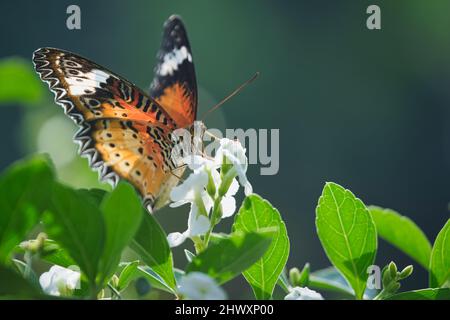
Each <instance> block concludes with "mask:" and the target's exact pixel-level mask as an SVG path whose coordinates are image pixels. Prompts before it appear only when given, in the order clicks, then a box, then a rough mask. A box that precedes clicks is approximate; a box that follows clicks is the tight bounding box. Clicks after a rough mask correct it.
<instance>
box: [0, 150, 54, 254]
mask: <svg viewBox="0 0 450 320" xmlns="http://www.w3.org/2000/svg"><path fill="white" fill-rule="evenodd" d="M53 179H54V176H53V170H52V168H51V166H50V164H49V161H48V159H47V158H46V157H44V156H35V157H33V158H30V159H27V160H23V161H18V162H16V163H14V164H13V165H12V166H10V167H9V168H8V169H7V170H6V171H5V172H4V173H3V174H2V176H1V177H0V194H1V197H0V213H1V214H0V263H6V262H7V261H8V258H9V256H10V254H11V251H12V250H13V249H14V248H15V247H16V245H17V244H19V243H20V242H21V241H22V240H23V239H24V238H25V236H26V235H27V233H28V232H29V231H30V230H31V228H33V227H34V226H35V225H36V224H37V222H38V219H39V217H40V215H41V213H42V211H43V210H44V209H45V208H46V207H47V206H48V204H49V201H50V195H51V190H52V184H53Z"/></svg>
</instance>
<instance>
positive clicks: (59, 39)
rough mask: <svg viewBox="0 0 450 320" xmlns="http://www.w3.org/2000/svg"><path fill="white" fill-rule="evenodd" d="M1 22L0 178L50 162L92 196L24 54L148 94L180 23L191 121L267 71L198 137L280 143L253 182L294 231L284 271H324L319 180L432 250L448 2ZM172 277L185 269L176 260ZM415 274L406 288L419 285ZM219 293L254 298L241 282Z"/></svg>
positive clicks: (14, 11) (51, 7) (96, 14)
mask: <svg viewBox="0 0 450 320" xmlns="http://www.w3.org/2000/svg"><path fill="white" fill-rule="evenodd" d="M70 4H78V5H79V6H80V7H81V26H82V29H81V30H74V31H71V30H68V29H67V28H66V18H67V14H66V8H67V6H68V5H70ZM370 4H378V5H379V6H380V7H381V19H382V30H376V31H371V30H368V29H367V28H366V18H367V16H368V15H367V14H366V8H367V6H368V5H370ZM0 12H1V20H0V26H1V27H0V35H1V37H0V40H1V50H0V58H1V59H2V60H0V70H1V71H0V97H2V101H3V102H2V103H1V105H0V107H1V109H0V110H1V117H0V134H1V136H2V137H3V140H2V141H3V142H2V144H1V145H2V149H1V153H0V169H3V168H5V167H6V166H7V165H9V164H10V163H11V162H13V161H14V160H16V159H18V158H20V157H22V156H24V155H26V154H29V153H31V152H35V151H39V152H49V153H50V154H51V156H52V158H53V160H54V161H55V165H56V167H57V169H58V174H59V176H60V177H61V179H62V180H64V181H65V182H67V183H70V184H72V185H76V186H95V185H97V184H98V182H97V179H96V174H94V173H92V172H91V171H90V170H89V169H88V166H87V162H86V161H85V160H84V159H80V158H79V157H78V156H76V150H77V146H76V145H75V144H74V143H72V141H71V138H72V136H73V134H74V132H75V130H76V128H75V126H74V125H73V123H72V122H71V120H69V119H68V118H66V117H65V116H64V114H63V111H62V109H61V108H59V107H58V106H56V105H55V104H54V103H53V102H52V95H51V94H50V93H49V92H48V90H47V89H46V88H45V87H44V86H43V85H42V84H40V82H39V81H38V80H37V79H38V78H37V76H35V75H34V73H33V74H31V73H29V71H30V70H31V55H32V52H33V51H34V50H35V49H36V48H39V47H43V46H52V47H57V48H62V49H66V50H69V51H74V52H76V53H79V54H81V55H83V56H86V57H88V58H90V59H92V60H94V61H96V62H97V63H99V64H101V65H104V66H106V67H108V68H109V69H112V70H114V71H115V72H116V73H118V74H121V75H123V76H124V77H126V78H127V79H129V80H131V81H132V82H134V83H136V84H137V85H138V86H140V87H141V88H148V85H149V83H150V82H151V79H152V76H153V74H152V73H153V71H152V70H153V67H154V63H155V55H156V52H157V50H158V47H159V45H160V41H161V32H162V24H163V22H164V21H165V19H166V18H167V17H169V16H170V15H171V14H174V13H177V14H180V15H181V16H182V17H183V19H184V22H185V24H186V27H187V30H188V34H189V38H190V42H191V46H192V50H193V55H194V61H195V64H196V70H197V79H198V82H199V86H200V113H202V112H203V111H204V110H207V109H208V108H210V107H211V106H212V105H213V104H214V103H215V102H217V101H218V100H220V99H221V98H223V97H224V96H225V95H226V94H228V93H229V92H230V91H231V90H232V89H234V88H235V87H236V86H237V85H239V84H240V83H241V82H243V81H244V80H245V79H247V78H248V77H249V76H251V75H252V74H253V73H254V72H255V71H260V72H261V77H260V78H259V79H258V80H257V81H256V82H255V83H254V84H252V85H251V86H250V87H248V88H247V89H246V90H244V91H243V92H242V93H241V94H239V96H237V97H235V98H233V99H232V100H231V101H230V102H228V103H227V104H226V106H225V107H223V108H221V110H220V111H218V112H215V113H214V114H213V115H212V116H210V117H209V118H208V119H207V121H206V125H207V126H209V127H219V128H225V127H227V128H244V129H246V128H269V129H270V128H279V129H280V171H279V173H278V174H277V175H274V176H260V175H259V167H258V166H257V165H253V166H251V168H250V173H249V176H250V179H251V181H252V183H253V186H254V190H255V192H257V193H259V194H261V195H262V196H263V197H265V198H267V199H269V200H270V201H271V202H272V204H273V205H274V206H275V207H277V208H278V209H279V210H280V212H281V213H282V215H283V217H284V220H285V221H286V223H287V228H288V232H289V236H290V240H291V256H290V259H289V261H288V266H289V267H293V266H299V267H300V266H302V265H303V264H304V263H305V262H307V261H309V262H311V264H312V268H313V269H318V268H322V267H326V266H328V265H329V262H328V260H327V258H326V256H325V254H324V252H323V250H322V248H321V246H320V243H319V240H318V238H317V236H316V232H315V225H314V218H315V213H314V209H315V206H316V203H317V199H318V197H319V195H320V193H321V190H322V187H323V185H324V182H325V181H334V182H337V183H339V184H341V185H343V186H345V187H347V188H349V189H350V190H352V191H353V192H354V193H355V194H356V195H357V196H359V197H360V198H361V199H362V200H363V201H364V202H365V203H366V204H376V205H379V206H384V207H389V208H393V209H395V210H397V211H399V212H400V213H402V214H404V215H407V216H409V217H410V218H412V219H413V220H414V221H416V223H417V224H418V225H419V226H421V227H422V228H423V230H424V231H425V233H426V234H427V236H428V237H429V239H430V241H434V238H435V236H436V234H437V232H438V230H439V229H440V228H441V227H442V225H443V224H444V223H445V221H446V220H447V219H448V203H449V200H450V170H449V169H450V168H449V165H450V109H449V108H450V90H449V88H450V31H449V30H450V19H449V17H448V13H449V12H450V2H449V1H445V0H443V1H438V0H435V1H433V2H427V1H420V0H416V1H406V0H404V1H370V2H369V1H324V0H320V1H293V0H292V1H237V0H233V1H231V0H227V1H206V0H203V1H198V0H196V1H183V0H172V1H163V0H160V1H118V0H116V1H106V0H102V1H31V0H30V1H25V0H15V1H2V2H1V3H0ZM11 57H15V58H14V59H12V60H11ZM20 58H23V59H25V60H20ZM20 70H22V72H20ZM19 74H20V76H19ZM241 198H242V196H241ZM187 212H188V208H187V207H184V208H181V209H177V210H174V209H167V208H166V209H163V210H161V211H160V212H158V214H157V218H158V219H159V220H160V221H161V223H162V224H163V226H164V227H165V229H166V230H167V231H168V232H172V231H183V230H184V229H185V228H186V221H187ZM229 226H230V221H225V223H224V224H223V225H222V230H224V231H225V230H229ZM185 247H188V246H185ZM379 247H380V249H379V251H378V256H377V260H376V261H377V264H380V265H384V264H386V263H387V262H389V261H390V260H391V259H394V260H395V261H396V262H397V263H398V264H399V265H400V266H404V265H406V264H410V263H413V262H412V260H411V259H409V258H408V257H406V256H404V255H403V254H401V253H400V252H399V251H397V250H396V249H394V248H392V247H390V246H388V245H387V244H385V243H384V242H383V241H380V244H379ZM225 254H226V253H225ZM175 263H176V265H177V266H183V265H184V264H185V263H186V261H185V258H184V255H183V250H182V249H181V248H177V249H176V250H175ZM415 266H416V269H415V276H413V277H411V278H408V279H407V280H406V281H405V282H404V284H405V288H406V289H412V288H420V287H426V285H427V275H426V272H425V271H424V270H422V269H421V268H420V266H418V265H415ZM244 287H245V290H243V288H244ZM226 290H227V292H228V293H229V295H230V296H231V297H234V298H250V297H251V291H250V288H249V287H248V285H247V284H246V283H245V282H244V281H243V280H242V279H237V280H235V281H233V282H232V283H231V284H230V285H227V286H226Z"/></svg>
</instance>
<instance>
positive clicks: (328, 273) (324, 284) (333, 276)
mask: <svg viewBox="0 0 450 320" xmlns="http://www.w3.org/2000/svg"><path fill="white" fill-rule="evenodd" d="M308 285H309V287H310V288H314V289H320V290H328V291H333V292H338V293H343V294H347V295H350V296H354V295H355V291H354V290H353V289H352V288H351V287H350V286H349V284H348V282H347V280H345V278H344V277H343V276H342V275H341V274H340V273H339V271H337V270H336V268H335V267H328V268H325V269H321V270H317V271H314V272H313V273H311V274H310V276H309V284H308Z"/></svg>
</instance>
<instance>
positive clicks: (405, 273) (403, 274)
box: [399, 265, 414, 279]
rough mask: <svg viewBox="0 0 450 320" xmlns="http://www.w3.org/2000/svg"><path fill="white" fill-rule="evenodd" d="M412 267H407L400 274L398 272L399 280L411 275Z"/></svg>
mask: <svg viewBox="0 0 450 320" xmlns="http://www.w3.org/2000/svg"><path fill="white" fill-rule="evenodd" d="M413 270H414V267H413V266H412V265H409V266H407V267H406V268H405V269H403V270H402V272H400V276H399V277H400V279H405V278H407V277H409V276H410V275H411V273H412V272H413Z"/></svg>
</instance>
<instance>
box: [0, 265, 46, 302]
mask: <svg viewBox="0 0 450 320" xmlns="http://www.w3.org/2000/svg"><path fill="white" fill-rule="evenodd" d="M0 283H1V285H0V298H2V299H5V298H9V299H35V298H39V297H40V296H41V292H40V290H39V289H38V288H36V287H35V286H33V285H31V284H30V283H29V282H28V281H26V280H25V279H24V278H23V277H22V276H21V275H20V274H19V273H17V272H15V271H13V270H11V269H9V268H6V267H3V266H1V265H0Z"/></svg>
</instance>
